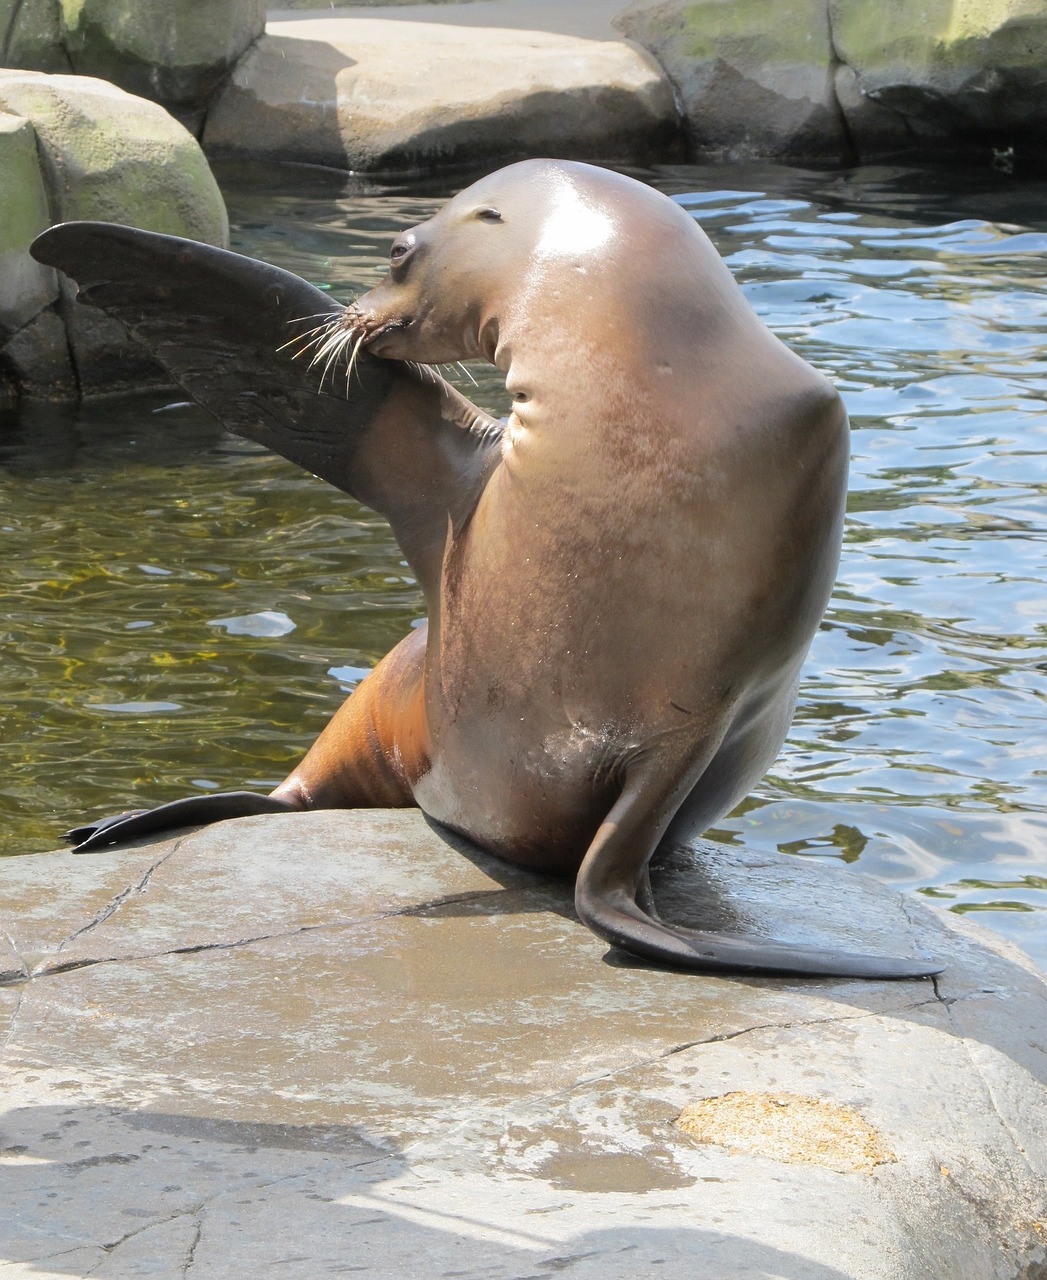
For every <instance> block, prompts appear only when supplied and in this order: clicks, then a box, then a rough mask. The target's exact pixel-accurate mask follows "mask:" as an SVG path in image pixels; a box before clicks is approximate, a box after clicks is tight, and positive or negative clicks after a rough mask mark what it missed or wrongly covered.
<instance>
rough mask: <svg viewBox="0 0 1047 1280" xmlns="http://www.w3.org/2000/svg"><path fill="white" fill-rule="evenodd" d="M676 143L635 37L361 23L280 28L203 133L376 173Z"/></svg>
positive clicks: (241, 72) (272, 30)
mask: <svg viewBox="0 0 1047 1280" xmlns="http://www.w3.org/2000/svg"><path fill="white" fill-rule="evenodd" d="M453 7H455V8H457V6H453ZM676 139H677V116H676V107H675V105H674V102H673V95H672V90H671V88H670V85H669V82H668V81H667V80H666V79H665V77H664V75H663V74H662V72H661V70H660V68H659V67H658V64H657V63H656V62H655V61H654V59H653V58H652V57H651V56H650V55H649V54H647V53H646V52H645V51H644V50H642V49H640V48H639V47H637V46H633V45H630V44H628V43H626V42H625V41H619V40H589V39H583V38H581V37H577V36H570V35H563V34H558V33H550V32H546V31H530V30H523V31H521V30H515V29H511V28H503V27H465V26H457V25H452V24H450V23H440V22H406V21H392V20H382V19H374V18H349V17H338V18H331V19H327V20H319V19H315V18H314V19H308V18H306V19H299V20H297V21H286V22H270V23H269V25H268V28H267V31H266V34H265V35H264V36H263V37H262V38H261V39H260V40H259V41H258V42H257V44H256V45H255V46H254V47H253V48H252V49H251V50H250V51H249V52H248V53H247V54H246V55H245V57H244V58H243V59H242V60H241V61H240V63H239V65H238V66H237V68H236V70H235V71H234V73H233V75H232V77H231V78H230V80H229V82H228V84H227V86H226V88H225V90H224V92H223V93H221V94H220V95H219V97H218V98H217V100H216V101H215V103H214V104H213V106H212V108H211V111H210V113H209V114H208V117H207V123H206V127H205V130H204V134H203V143H204V147H205V149H206V150H207V151H208V152H209V153H210V154H213V155H220V156H221V155H226V156H227V155H237V156H251V157H255V158H272V159H275V160H293V161H303V162H309V163H314V164H323V165H329V166H332V167H334V168H340V169H350V170H357V171H372V172H373V171H389V170H397V169H400V170H403V169H411V168H432V167H434V166H436V165H441V164H449V163H455V164H459V165H462V164H471V165H476V164H478V163H489V162H493V161H497V160H505V159H509V158H512V157H519V156H528V155H530V156H535V155H552V156H560V157H571V156H573V157H579V158H584V159H588V160H594V161H599V160H618V161H623V162H624V161H638V162H639V161H644V162H653V161H655V160H657V159H659V158H661V157H662V156H663V155H667V154H668V153H669V151H670V149H671V147H672V146H673V144H674V142H675V141H676Z"/></svg>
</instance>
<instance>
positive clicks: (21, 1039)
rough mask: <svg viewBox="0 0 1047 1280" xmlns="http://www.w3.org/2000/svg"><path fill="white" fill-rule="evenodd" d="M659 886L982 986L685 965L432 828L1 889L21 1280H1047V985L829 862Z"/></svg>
mask: <svg viewBox="0 0 1047 1280" xmlns="http://www.w3.org/2000/svg"><path fill="white" fill-rule="evenodd" d="M655 891H656V894H657V896H658V900H659V903H660V905H661V907H662V910H663V911H664V913H665V914H666V915H667V916H669V917H670V918H680V919H682V918H685V917H686V918H688V919H690V920H691V921H692V922H707V923H712V924H714V925H717V924H718V925H719V926H721V927H734V928H739V929H742V930H745V931H747V932H757V931H759V932H762V933H764V934H767V935H770V934H775V935H777V936H780V937H786V938H793V939H795V940H804V941H819V942H822V943H826V944H830V945H843V946H848V947H852V948H853V947H856V946H857V947H861V948H862V949H865V950H889V951H894V950H898V949H900V948H904V949H906V950H909V951H930V952H932V953H934V954H936V955H939V956H940V957H941V958H942V959H943V960H945V961H946V963H947V964H948V969H947V970H946V973H945V974H944V975H943V976H942V977H941V978H940V979H938V980H936V982H933V983H932V982H930V981H912V982H897V983H889V982H854V981H840V980H813V979H806V980H803V979H785V978H780V979H774V978H761V979H754V978H745V979H743V978H723V977H719V978H717V977H711V976H704V975H700V974H693V973H690V974H688V973H676V972H667V971H665V970H659V969H655V968H652V967H649V966H647V965H644V964H642V963H640V962H634V961H631V960H629V959H628V958H625V957H622V956H620V955H617V954H615V953H611V952H608V950H607V948H606V947H605V945H604V944H603V943H601V942H600V941H599V940H598V939H597V938H595V937H594V936H593V935H592V934H591V933H589V932H588V931H587V930H586V929H585V928H584V927H583V926H582V925H580V924H579V923H578V921H577V920H576V919H575V918H574V914H573V910H572V906H571V899H572V894H571V886H570V884H569V883H567V882H566V881H555V880H548V879H545V878H542V877H539V876H536V875H533V874H530V873H528V872H525V871H520V870H517V869H514V868H512V867H508V866H506V865H505V864H503V863H500V862H498V861H496V860H495V859H493V858H490V857H488V856H487V855H485V854H482V853H480V852H478V851H476V850H474V849H472V848H471V847H470V846H468V845H466V844H465V843H464V842H462V841H460V840H458V839H457V838H454V837H450V836H448V835H446V834H445V833H443V832H441V831H439V830H438V829H435V828H434V827H432V826H431V825H430V824H428V823H427V822H426V821H425V819H424V818H423V817H422V816H421V814H419V813H418V812H417V811H415V810H406V811H395V812H393V811H356V812H319V813H312V814H304V815H287V816H282V815H280V816H267V817H262V818H247V819H242V820H239V821H236V822H228V823H222V824H219V825H217V826H214V827H209V828H204V829H202V830H200V831H196V832H190V833H184V834H179V835H177V836H175V837H174V838H172V839H168V840H165V841H161V842H155V843H152V844H142V845H139V846H137V847H130V848H126V849H118V850H109V851H104V852H101V853H96V854H89V855H84V856H77V855H73V854H71V853H66V852H61V853H54V854H44V855H38V856H33V857H26V858H9V859H6V860H4V861H2V862H0V976H2V978H3V980H4V981H3V985H0V1044H3V1045H4V1048H3V1051H2V1070H3V1079H4V1081H5V1084H4V1092H3V1109H2V1111H0V1202H2V1204H3V1206H4V1212H3V1213H2V1214H0V1276H2V1277H3V1280H29V1278H30V1277H32V1280H41V1278H47V1277H66V1276H86V1275H88V1274H90V1275H91V1276H101V1277H109V1278H122V1277H131V1276H135V1277H137V1276H142V1275H156V1276H165V1277H166V1276H171V1277H182V1276H186V1275H188V1276H191V1275H193V1274H198V1275H201V1276H206V1277H218V1276H225V1275H233V1274H237V1275H250V1276H262V1275H267V1274H274V1275H279V1276H280V1277H281V1280H298V1278H299V1277H301V1278H302V1280H305V1278H306V1277H308V1280H315V1278H316V1277H318V1276H328V1275H340V1274H342V1273H343V1272H353V1271H355V1272H360V1273H362V1274H367V1275H371V1276H376V1277H397V1278H399V1277H414V1276H417V1277H423V1276H424V1277H438V1276H444V1275H448V1276H449V1275H455V1276H473V1277H477V1278H482V1280H488V1278H489V1277H513V1278H516V1280H524V1277H537V1276H554V1275H560V1274H566V1275H571V1276H579V1277H595V1276H600V1277H601V1280H607V1278H608V1277H611V1278H613V1277H630V1278H631V1280H633V1278H635V1277H638V1276H646V1275H658V1276H662V1277H666V1278H667V1280H676V1278H679V1280H684V1278H685V1277H686V1278H687V1280H692V1277H694V1276H702V1277H703V1278H704V1277H708V1278H709V1280H721V1278H722V1280H735V1278H736V1277H752V1278H754V1280H756V1278H757V1277H759V1278H761V1280H764V1278H766V1280H770V1278H771V1277H788V1278H789V1280H902V1278H903V1277H904V1278H906V1280H908V1278H910V1277H911V1278H913V1280H916V1278H917V1277H918V1278H919V1280H937V1278H938V1277H941V1280H957V1278H958V1277H962V1278H963V1280H983V1278H984V1280H989V1278H990V1277H991V1278H992V1280H996V1278H997V1277H999V1280H1015V1277H1023V1278H1024V1280H1033V1278H1034V1277H1036V1276H1038V1275H1040V1274H1042V1272H1041V1271H1038V1270H1037V1269H1036V1268H1037V1266H1042V1265H1043V1262H1044V1258H1045V1250H1044V1230H1045V1228H1044V1224H1043V1204H1044V1187H1045V1185H1047V1124H1045V1118H1044V1117H1045V1114H1047V1107H1045V1105H1044V1103H1045V1081H1047V1047H1045V1043H1044V1034H1043V1028H1044V1026H1045V1025H1047V987H1045V983H1044V979H1043V977H1042V975H1040V974H1038V973H1037V972H1036V971H1035V970H1034V969H1033V968H1032V966H1031V965H1030V964H1029V963H1028V962H1027V961H1025V960H1024V958H1023V957H1022V956H1021V955H1020V954H1019V953H1017V952H1016V951H1014V950H1013V949H1010V948H1009V947H1007V946H1006V944H1004V943H1002V942H1000V941H999V940H998V939H993V938H990V937H989V935H986V934H984V933H982V932H981V931H980V930H976V929H975V928H974V927H973V926H970V925H967V924H966V923H964V922H962V921H958V920H957V919H956V918H955V917H951V916H950V917H945V916H940V915H938V914H935V913H933V912H931V911H929V910H927V909H925V908H923V907H922V906H920V905H919V904H917V903H914V902H911V901H903V900H901V899H900V898H898V896H897V895H895V894H894V893H892V892H891V891H889V890H887V889H884V888H883V887H882V886H879V885H877V884H875V883H873V882H872V881H870V880H868V879H867V878H866V877H863V876H861V875H860V874H858V873H855V872H853V871H850V870H846V869H840V870H837V869H835V868H831V867H827V866H825V865H821V864H818V863H814V862H809V861H805V860H803V859H797V858H785V857H782V856H781V855H777V854H770V853H753V852H747V851H744V850H741V849H737V848H734V847H728V846H712V845H708V844H704V843H698V844H696V845H695V846H694V847H693V848H691V849H677V850H672V851H671V852H670V853H669V855H668V857H667V858H666V859H665V861H664V864H663V866H662V868H661V869H660V871H659V872H658V873H657V875H656V877H655Z"/></svg>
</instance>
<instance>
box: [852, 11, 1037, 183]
mask: <svg viewBox="0 0 1047 1280" xmlns="http://www.w3.org/2000/svg"><path fill="white" fill-rule="evenodd" d="M829 14H830V21H831V23H832V31H833V42H834V46H835V49H836V53H837V56H838V58H839V59H840V65H839V67H838V69H837V72H836V84H837V92H838V96H839V100H840V104H841V107H842V109H843V111H844V113H845V115H846V117H847V123H848V127H849V129H850V131H851V134H852V136H853V138H854V141H855V144H856V146H857V148H858V150H859V153H860V154H862V155H863V156H865V155H877V154H882V153H883V152H884V151H895V150H897V151H906V150H907V151H910V152H911V151H913V150H919V151H925V152H926V151H929V152H932V153H939V154H940V151H941V148H942V146H943V145H945V146H946V147H950V148H964V147H967V148H969V149H971V150H972V151H973V153H974V154H975V155H979V154H980V155H982V156H988V155H989V154H990V153H991V154H992V156H993V158H994V159H995V161H996V163H997V164H1000V165H1003V166H1005V167H1006V166H1011V167H1013V166H1015V165H1018V166H1021V165H1023V164H1024V162H1025V161H1027V160H1033V161H1039V160H1041V159H1042V158H1043V156H1044V154H1045V153H1047V145H1045V141H1044V137H1043V130H1044V125H1045V124H1047V5H1045V4H1044V0H979V2H978V3H974V2H973V0H922V2H921V3H920V4H919V5H914V4H912V3H911V2H910V0H876V3H875V4H871V3H869V0H829Z"/></svg>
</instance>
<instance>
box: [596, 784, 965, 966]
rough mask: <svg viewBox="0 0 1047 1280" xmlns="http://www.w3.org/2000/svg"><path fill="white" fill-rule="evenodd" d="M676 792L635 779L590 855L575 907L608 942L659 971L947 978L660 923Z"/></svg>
mask: <svg viewBox="0 0 1047 1280" xmlns="http://www.w3.org/2000/svg"><path fill="white" fill-rule="evenodd" d="M678 791H679V788H678V787H661V788H660V787H659V785H658V782H657V780H652V779H651V778H650V775H649V774H647V775H644V774H643V773H640V774H639V775H637V774H634V775H633V776H632V777H631V778H630V779H628V780H627V782H626V786H625V788H624V790H623V791H622V794H621V796H620V798H619V799H618V801H617V803H616V804H615V806H614V808H613V809H612V810H611V812H610V813H609V814H608V815H607V818H606V819H605V821H604V822H603V824H602V825H601V827H600V829H599V831H598V832H597V833H596V837H595V839H594V840H593V842H592V844H591V845H590V847H589V850H588V852H587V853H586V855H585V859H584V860H583V862H582V865H581V868H580V869H579V871H578V879H577V882H576V885H575V907H576V909H577V911H578V915H579V917H580V919H581V920H582V921H583V923H585V924H587V925H588V926H589V928H590V929H592V931H593V932H594V933H595V934H596V935H597V936H598V937H600V938H603V939H604V941H605V942H609V943H611V945H612V946H615V947H620V948H621V949H622V950H623V951H628V952H630V953H631V954H632V955H636V956H642V957H643V958H644V959H647V960H655V961H657V962H659V963H660V964H670V965H674V966H676V967H679V968H684V969H699V970H713V971H716V970H719V971H723V972H728V973H780V974H801V975H808V976H816V977H840V978H926V977H930V976H931V975H932V974H935V973H940V972H941V971H942V968H943V966H942V965H941V964H938V963H936V962H935V961H933V960H926V959H921V958H917V957H912V958H903V957H893V956H876V955H858V954H854V953H852V952H846V951H828V950H823V949H821V948H818V947H808V946H803V945H801V944H794V943H789V942H779V941H777V940H776V939H773V938H769V939H763V938H747V937H743V936H740V935H735V934H726V933H711V932H706V931H703V930H699V929H686V928H682V927H681V926H679V925H674V924H670V923H668V922H667V921H664V920H662V919H660V918H659V917H658V916H657V915H656V914H654V910H653V898H652V896H651V889H650V880H649V876H648V870H647V868H648V863H649V861H650V858H651V855H652V854H653V853H654V850H655V848H656V847H657V844H658V841H659V840H660V839H661V836H662V834H663V833H664V831H665V829H666V827H667V826H668V824H669V820H670V819H671V818H672V816H673V813H674V811H675V807H676V805H677V803H678V794H677V793H678ZM641 903H642V904H643V905H642V906H641V905H640V904H641ZM645 908H647V909H645Z"/></svg>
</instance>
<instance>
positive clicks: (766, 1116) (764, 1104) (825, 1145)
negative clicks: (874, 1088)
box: [676, 1090, 897, 1173]
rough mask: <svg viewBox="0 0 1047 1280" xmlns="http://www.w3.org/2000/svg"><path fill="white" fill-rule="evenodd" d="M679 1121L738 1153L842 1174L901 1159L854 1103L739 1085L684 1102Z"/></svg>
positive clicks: (688, 1130) (681, 1126)
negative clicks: (721, 1092)
mask: <svg viewBox="0 0 1047 1280" xmlns="http://www.w3.org/2000/svg"><path fill="white" fill-rule="evenodd" d="M676 1126H677V1128H678V1129H681V1130H682V1131H683V1132H684V1133H686V1134H689V1135H690V1136H691V1137H692V1138H696V1139H697V1140H698V1141H699V1142H706V1143H710V1144H712V1145H714V1146H718V1147H725V1148H726V1149H727V1150H728V1151H730V1152H731V1153H732V1154H733V1155H751V1156H763V1157H764V1158H766V1159H768V1160H777V1161H779V1162H780V1163H782V1164H819V1165H823V1166H824V1167H825V1168H827V1169H833V1170H835V1171H836V1172H837V1173H868V1172H869V1171H870V1170H872V1169H874V1168H875V1167H876V1165H878V1164H890V1163H892V1162H893V1161H895V1160H896V1159H897V1156H895V1154H894V1152H893V1151H891V1150H890V1148H889V1147H888V1146H887V1145H886V1144H885V1143H884V1141H883V1139H882V1138H881V1137H880V1135H879V1133H877V1131H876V1130H875V1129H874V1128H873V1127H872V1125H870V1124H869V1122H868V1121H867V1120H866V1119H865V1118H864V1117H863V1116H861V1115H860V1114H859V1113H858V1112H857V1111H856V1110H855V1109H854V1108H853V1107H847V1106H843V1105H842V1104H841V1103H838V1102H831V1101H829V1100H828V1099H827V1098H809V1097H804V1096H803V1095H801V1094H796V1093H749V1092H747V1091H744V1090H738V1091H735V1092H733V1093H724V1094H721V1095H720V1096H719V1097H715V1098H702V1099H701V1101H700V1102H694V1103H691V1105H690V1106H687V1107H684V1109H683V1111H681V1112H680V1114H679V1115H678V1116H677V1117H676Z"/></svg>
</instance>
